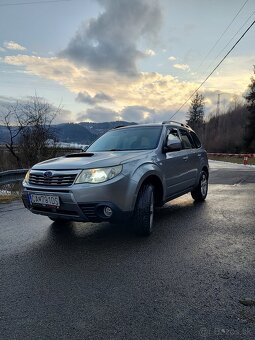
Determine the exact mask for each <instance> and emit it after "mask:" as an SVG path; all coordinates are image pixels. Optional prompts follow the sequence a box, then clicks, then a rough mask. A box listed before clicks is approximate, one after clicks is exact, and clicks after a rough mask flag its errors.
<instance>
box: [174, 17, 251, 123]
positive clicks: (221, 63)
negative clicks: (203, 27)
mask: <svg viewBox="0 0 255 340" xmlns="http://www.w3.org/2000/svg"><path fill="white" fill-rule="evenodd" d="M254 24H255V20H254V21H253V22H252V23H251V24H250V26H249V27H248V28H247V29H246V31H245V32H244V33H243V34H242V35H241V37H240V38H239V39H238V40H237V42H236V43H235V44H234V45H233V46H232V47H231V49H230V50H229V51H228V53H227V54H226V55H225V56H224V57H223V58H222V59H221V61H220V62H219V63H218V64H217V65H216V66H215V68H214V69H213V70H212V72H211V73H210V74H209V75H208V76H207V77H206V78H205V80H204V81H203V82H202V83H201V84H200V85H199V86H198V88H197V89H196V90H195V91H194V92H193V93H192V94H191V95H190V96H189V98H188V99H187V100H186V101H185V102H184V103H183V104H182V105H181V106H180V107H179V109H178V110H177V111H176V112H175V113H174V114H173V115H172V116H171V117H170V119H172V118H173V117H174V116H175V115H176V114H177V113H178V112H179V111H180V110H181V109H182V108H183V106H184V105H185V104H187V102H188V101H189V100H190V99H191V98H192V97H193V96H194V94H195V93H196V92H197V91H198V90H199V89H200V88H201V87H202V86H203V85H204V83H205V82H206V81H207V80H208V79H209V78H210V77H211V75H212V74H213V73H214V72H215V71H216V70H217V68H218V67H219V66H220V65H221V64H222V63H223V61H224V60H225V59H226V58H227V56H228V55H229V54H230V53H231V52H232V51H233V49H234V48H235V47H236V45H237V44H238V43H239V42H240V41H241V40H242V38H243V37H244V36H245V34H246V33H247V32H248V31H249V30H250V29H251V28H252V26H253V25H254Z"/></svg>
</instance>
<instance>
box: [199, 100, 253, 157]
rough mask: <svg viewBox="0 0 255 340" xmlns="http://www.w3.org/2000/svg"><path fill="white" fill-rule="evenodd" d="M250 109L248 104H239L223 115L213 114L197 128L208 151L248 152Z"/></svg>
mask: <svg viewBox="0 0 255 340" xmlns="http://www.w3.org/2000/svg"><path fill="white" fill-rule="evenodd" d="M247 117H248V110H247V107H246V105H238V106H237V107H236V108H235V109H232V110H231V109H230V110H228V111H227V112H225V113H223V114H221V115H218V116H216V115H214V116H211V117H210V119H209V120H208V121H207V122H205V123H204V124H203V125H202V126H200V127H198V128H196V127H194V129H195V130H197V133H198V135H199V136H200V138H201V140H202V143H203V145H204V147H205V148H206V150H207V151H208V152H221V153H241V152H246V151H247V150H246V147H245V143H244V138H245V135H246V124H247Z"/></svg>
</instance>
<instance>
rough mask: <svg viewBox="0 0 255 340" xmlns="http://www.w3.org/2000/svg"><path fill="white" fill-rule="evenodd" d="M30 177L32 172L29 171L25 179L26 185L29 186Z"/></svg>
mask: <svg viewBox="0 0 255 340" xmlns="http://www.w3.org/2000/svg"><path fill="white" fill-rule="evenodd" d="M29 175H30V170H28V172H27V173H26V176H25V178H24V183H26V184H28V181H29Z"/></svg>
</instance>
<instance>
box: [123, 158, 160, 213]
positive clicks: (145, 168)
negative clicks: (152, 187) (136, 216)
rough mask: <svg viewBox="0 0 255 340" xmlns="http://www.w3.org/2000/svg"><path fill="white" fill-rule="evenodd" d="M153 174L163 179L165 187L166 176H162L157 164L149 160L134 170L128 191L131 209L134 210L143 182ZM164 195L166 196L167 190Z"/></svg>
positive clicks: (127, 195)
mask: <svg viewBox="0 0 255 340" xmlns="http://www.w3.org/2000/svg"><path fill="white" fill-rule="evenodd" d="M152 175H154V176H157V177H158V178H159V179H160V180H161V182H162V184H163V188H165V183H164V178H163V177H162V174H161V171H160V169H159V167H158V166H157V165H156V164H153V163H149V162H148V163H144V164H142V165H140V166H139V167H137V168H136V169H135V170H134V171H133V172H132V174H131V177H130V185H129V188H128V192H127V193H126V197H127V198H129V206H130V210H133V209H134V207H135V203H136V199H137V195H138V192H139V190H140V188H141V186H142V184H143V183H144V181H145V180H146V179H147V178H148V177H149V176H152ZM163 190H164V189H163ZM163 195H164V196H165V192H164V193H163Z"/></svg>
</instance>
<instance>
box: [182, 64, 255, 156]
mask: <svg viewBox="0 0 255 340" xmlns="http://www.w3.org/2000/svg"><path fill="white" fill-rule="evenodd" d="M254 74H255V67H254ZM204 113H205V99H204V97H203V95H202V94H199V93H198V92H197V93H196V94H195V96H194V97H193V99H192V102H191V104H190V108H189V111H188V113H187V124H189V125H190V126H191V127H192V128H193V129H194V130H195V131H196V132H197V134H198V135H199V137H200V139H201V140H202V143H203V145H204V147H205V148H206V150H207V151H208V152H221V153H255V78H254V77H252V78H251V82H250V84H249V85H248V88H247V92H246V94H245V95H244V100H242V102H240V103H239V104H238V103H236V105H235V106H234V108H233V107H230V108H229V109H228V110H227V111H226V112H224V113H222V114H219V112H218V114H215V115H210V116H209V119H208V118H207V120H205V117H204V115H205V114H204Z"/></svg>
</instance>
